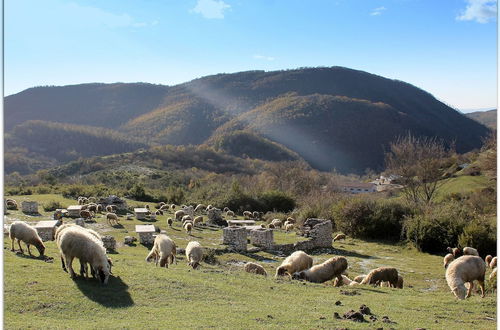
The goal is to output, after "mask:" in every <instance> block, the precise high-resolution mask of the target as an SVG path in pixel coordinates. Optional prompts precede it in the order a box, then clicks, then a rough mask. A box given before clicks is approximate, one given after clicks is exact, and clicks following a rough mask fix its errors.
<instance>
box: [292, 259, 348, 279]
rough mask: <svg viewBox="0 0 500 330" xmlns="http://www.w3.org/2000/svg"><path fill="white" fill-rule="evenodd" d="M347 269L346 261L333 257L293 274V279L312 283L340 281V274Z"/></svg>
mask: <svg viewBox="0 0 500 330" xmlns="http://www.w3.org/2000/svg"><path fill="white" fill-rule="evenodd" d="M346 269H347V259H346V258H344V257H333V258H330V259H328V260H326V261H325V262H323V263H322V264H319V265H315V266H312V267H311V268H309V269H307V270H303V271H301V272H298V273H295V274H293V279H302V280H306V281H309V282H314V283H323V282H326V281H329V280H331V279H333V278H334V277H337V278H338V279H339V281H341V280H342V273H343V272H344V271H345V270H346Z"/></svg>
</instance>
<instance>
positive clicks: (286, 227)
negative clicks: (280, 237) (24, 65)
mask: <svg viewBox="0 0 500 330" xmlns="http://www.w3.org/2000/svg"><path fill="white" fill-rule="evenodd" d="M294 228H295V225H294V224H293V223H289V224H287V225H286V226H285V230H286V232H289V231H291V230H293V229H294Z"/></svg>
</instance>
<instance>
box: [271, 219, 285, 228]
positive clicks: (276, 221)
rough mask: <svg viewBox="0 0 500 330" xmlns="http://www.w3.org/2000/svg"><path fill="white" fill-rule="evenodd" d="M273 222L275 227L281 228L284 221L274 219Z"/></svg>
mask: <svg viewBox="0 0 500 330" xmlns="http://www.w3.org/2000/svg"><path fill="white" fill-rule="evenodd" d="M271 224H272V225H274V227H275V228H281V226H283V223H282V222H281V220H280V219H273V221H271Z"/></svg>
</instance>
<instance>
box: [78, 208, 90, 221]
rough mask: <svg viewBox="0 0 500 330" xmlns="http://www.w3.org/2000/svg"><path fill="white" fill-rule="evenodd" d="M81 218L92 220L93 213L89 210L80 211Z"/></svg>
mask: <svg viewBox="0 0 500 330" xmlns="http://www.w3.org/2000/svg"><path fill="white" fill-rule="evenodd" d="M80 218H84V219H92V212H91V211H89V210H83V211H80Z"/></svg>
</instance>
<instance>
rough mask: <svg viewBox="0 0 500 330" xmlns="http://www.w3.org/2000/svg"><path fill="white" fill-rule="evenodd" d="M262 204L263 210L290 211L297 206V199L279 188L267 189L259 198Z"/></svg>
mask: <svg viewBox="0 0 500 330" xmlns="http://www.w3.org/2000/svg"><path fill="white" fill-rule="evenodd" d="M257 201H258V203H260V204H262V207H263V210H261V211H263V212H267V211H273V212H290V211H292V210H293V209H294V208H295V205H296V203H295V200H294V199H293V198H292V197H291V196H289V195H287V194H286V193H284V192H282V191H278V190H270V191H266V192H264V193H263V194H261V195H260V196H258V198H257Z"/></svg>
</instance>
